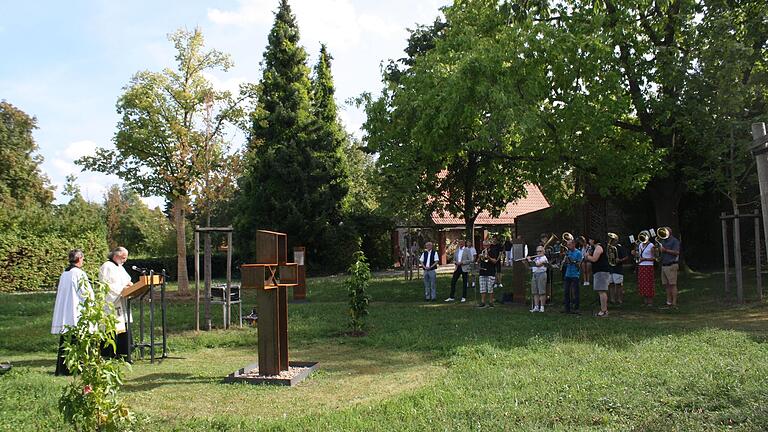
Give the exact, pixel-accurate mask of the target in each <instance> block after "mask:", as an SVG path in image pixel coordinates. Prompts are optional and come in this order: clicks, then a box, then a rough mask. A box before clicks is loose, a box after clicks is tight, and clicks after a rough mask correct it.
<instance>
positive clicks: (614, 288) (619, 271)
mask: <svg viewBox="0 0 768 432" xmlns="http://www.w3.org/2000/svg"><path fill="white" fill-rule="evenodd" d="M608 238H609V239H608V244H609V246H608V247H609V248H610V254H609V255H608V264H609V265H610V267H611V277H610V280H609V285H608V302H609V303H612V304H622V303H624V264H625V263H626V262H628V261H629V254H628V253H627V250H626V249H625V248H624V246H622V245H621V244H620V243H619V236H618V235H617V234H614V233H608Z"/></svg>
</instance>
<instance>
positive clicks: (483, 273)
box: [476, 240, 499, 308]
mask: <svg viewBox="0 0 768 432" xmlns="http://www.w3.org/2000/svg"><path fill="white" fill-rule="evenodd" d="M498 253H499V252H498V249H491V242H490V241H489V240H483V250H482V251H481V252H480V253H479V254H477V257H476V258H477V261H478V262H479V263H480V304H479V305H477V307H479V308H484V307H493V285H494V284H495V283H496V262H497V261H498V259H499V255H498ZM486 293H487V294H488V295H489V296H490V300H489V302H488V303H487V306H486V303H485V294H486Z"/></svg>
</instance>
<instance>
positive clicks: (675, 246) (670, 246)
mask: <svg viewBox="0 0 768 432" xmlns="http://www.w3.org/2000/svg"><path fill="white" fill-rule="evenodd" d="M656 233H657V234H658V237H657V240H658V241H659V244H661V284H662V285H664V288H665V289H666V291H667V307H672V308H676V307H677V273H678V270H679V264H678V261H679V260H680V240H678V239H677V238H675V236H673V235H672V230H671V229H670V228H669V227H661V228H659V229H657V230H656Z"/></svg>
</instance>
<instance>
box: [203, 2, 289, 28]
mask: <svg viewBox="0 0 768 432" xmlns="http://www.w3.org/2000/svg"><path fill="white" fill-rule="evenodd" d="M274 6H275V5H274V2H270V1H264V0H253V1H242V0H241V1H240V8H239V9H238V10H236V11H222V10H220V9H208V19H209V20H211V21H212V22H214V23H216V24H221V25H237V26H246V25H249V24H263V23H268V22H270V21H272V17H273V15H272V9H273V8H274Z"/></svg>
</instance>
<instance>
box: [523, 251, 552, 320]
mask: <svg viewBox="0 0 768 432" xmlns="http://www.w3.org/2000/svg"><path fill="white" fill-rule="evenodd" d="M525 262H526V264H528V265H530V266H531V295H532V296H533V309H531V312H542V313H543V312H544V305H545V304H546V303H547V267H548V266H547V264H549V260H547V256H546V255H545V254H544V246H543V245H539V246H536V256H535V257H532V258H528V259H526V261H525Z"/></svg>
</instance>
